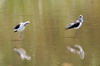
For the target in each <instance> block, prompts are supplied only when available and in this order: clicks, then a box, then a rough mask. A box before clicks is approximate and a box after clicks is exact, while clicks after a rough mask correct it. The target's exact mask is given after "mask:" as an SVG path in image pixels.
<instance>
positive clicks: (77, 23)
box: [65, 15, 83, 30]
mask: <svg viewBox="0 0 100 66" xmlns="http://www.w3.org/2000/svg"><path fill="white" fill-rule="evenodd" d="M82 23H83V16H82V15H80V16H79V19H78V20H76V21H74V22H72V23H70V24H68V25H67V26H66V27H65V30H67V29H72V28H73V29H78V28H80V27H81V26H82Z"/></svg>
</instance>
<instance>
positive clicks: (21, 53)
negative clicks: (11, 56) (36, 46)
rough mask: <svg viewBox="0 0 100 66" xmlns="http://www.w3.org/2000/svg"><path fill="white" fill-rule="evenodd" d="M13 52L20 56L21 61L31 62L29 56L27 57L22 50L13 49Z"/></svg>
mask: <svg viewBox="0 0 100 66" xmlns="http://www.w3.org/2000/svg"><path fill="white" fill-rule="evenodd" d="M14 51H16V52H17V53H18V54H19V55H20V57H21V59H22V60H25V59H27V60H31V56H28V55H27V54H26V51H25V50H24V49H23V48H14Z"/></svg>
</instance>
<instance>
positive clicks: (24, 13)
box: [0, 0, 100, 66]
mask: <svg viewBox="0 0 100 66" xmlns="http://www.w3.org/2000/svg"><path fill="white" fill-rule="evenodd" d="M99 12H100V1H99V0H84V1H83V0H0V27H1V28H0V37H1V38H0V65H2V66H100V63H99V62H100V52H99V50H100V44H99V43H100V41H99V39H100V35H99V32H100V31H99V29H100V26H99V24H100V22H99V18H100V15H99ZM80 14H82V15H83V16H84V23H83V25H82V27H81V28H80V29H78V30H74V29H71V30H67V31H66V30H65V26H66V25H68V24H69V23H71V22H72V21H74V20H76V19H78V17H79V15H80ZM27 20H28V21H30V22H31V23H30V24H29V25H28V26H27V27H26V30H25V31H24V32H23V39H22V40H21V41H19V40H18V39H19V33H13V28H14V27H15V25H17V24H18V23H19V22H22V21H27ZM76 33H77V35H76ZM76 44H79V45H80V46H82V47H83V49H84V52H85V58H84V59H81V58H80V57H79V56H78V55H77V54H73V53H70V52H69V51H68V49H67V46H68V45H71V46H73V45H76ZM15 47H17V48H24V49H25V50H26V52H27V54H28V55H29V56H31V57H32V60H31V61H29V60H21V58H20V56H19V55H18V54H17V53H16V52H14V51H13V49H14V48H15Z"/></svg>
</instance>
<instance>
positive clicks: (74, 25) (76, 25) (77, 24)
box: [68, 22, 80, 29]
mask: <svg viewBox="0 0 100 66" xmlns="http://www.w3.org/2000/svg"><path fill="white" fill-rule="evenodd" d="M79 25H80V23H78V22H77V23H75V24H73V25H71V26H70V27H68V29H70V28H75V27H78V26H79Z"/></svg>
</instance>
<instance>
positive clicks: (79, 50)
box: [67, 45, 84, 59]
mask: <svg viewBox="0 0 100 66" xmlns="http://www.w3.org/2000/svg"><path fill="white" fill-rule="evenodd" d="M67 49H68V50H69V51H70V52H72V53H74V54H75V53H76V54H78V55H79V56H80V58H81V59H84V50H83V48H82V47H81V46H80V45H74V46H73V47H71V46H67Z"/></svg>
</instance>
